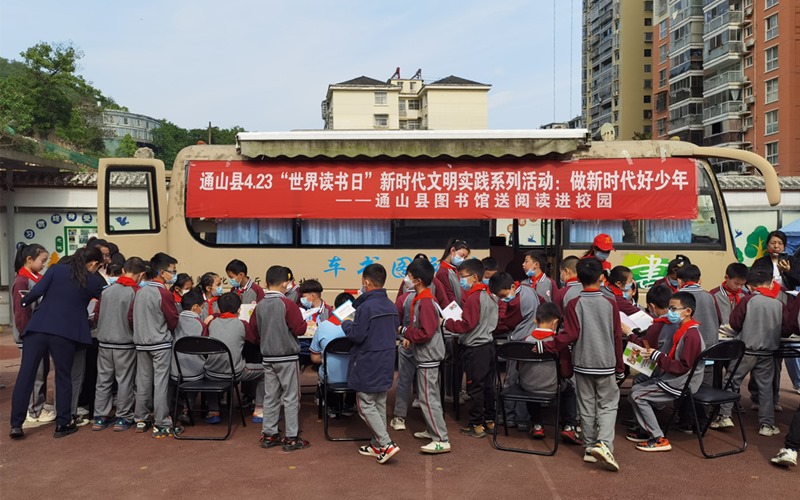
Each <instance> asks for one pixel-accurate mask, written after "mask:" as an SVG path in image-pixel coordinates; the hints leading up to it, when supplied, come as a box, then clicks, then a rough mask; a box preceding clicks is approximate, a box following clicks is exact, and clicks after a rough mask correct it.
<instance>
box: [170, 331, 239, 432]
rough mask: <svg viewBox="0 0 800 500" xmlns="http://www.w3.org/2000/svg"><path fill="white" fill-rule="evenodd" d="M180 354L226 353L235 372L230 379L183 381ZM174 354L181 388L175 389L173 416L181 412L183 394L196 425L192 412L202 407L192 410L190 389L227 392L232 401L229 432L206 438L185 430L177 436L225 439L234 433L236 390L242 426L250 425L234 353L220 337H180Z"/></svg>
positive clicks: (219, 392)
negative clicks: (187, 433) (189, 395)
mask: <svg viewBox="0 0 800 500" xmlns="http://www.w3.org/2000/svg"><path fill="white" fill-rule="evenodd" d="M178 354H186V355H193V356H203V357H207V356H210V355H215V354H216V355H220V354H224V355H226V356H227V357H228V366H229V370H230V373H231V376H230V378H226V379H205V378H204V379H201V380H193V381H184V380H183V373H182V372H181V363H180V356H178ZM172 356H173V357H174V359H175V366H177V368H178V387H177V389H176V391H175V403H174V411H173V415H177V412H178V401H180V396H181V394H183V399H184V404H186V407H187V408H188V411H189V418H190V421H191V422H192V424H194V420H193V419H192V418H191V414H192V412H199V411H202V410H192V408H191V406H190V404H189V399H188V398H187V396H186V393H188V392H200V393H213V394H217V395H219V394H227V395H228V401H229V402H230V403H231V405H230V407H229V409H228V432H227V433H226V434H225V435H224V436H221V437H218V436H211V437H202V436H186V435H184V434H183V433H181V434H179V435H178V434H176V435H175V439H187V440H206V441H224V440H226V439H228V437H230V435H231V427H232V424H233V404H232V403H233V394H234V392H235V393H236V400H237V401H238V402H239V411H240V412H241V415H242V427H246V426H247V424H246V423H245V418H244V407H243V405H242V396H241V394H239V385H238V383H237V380H236V375H235V374H234V373H233V357H232V356H231V352H230V350H229V349H228V346H226V345H225V344H224V343H223V342H222V341H219V340H217V339H212V338H209V337H194V336H192V337H183V338H180V339H178V340H177V341H176V342H175V345H174V346H173V347H172Z"/></svg>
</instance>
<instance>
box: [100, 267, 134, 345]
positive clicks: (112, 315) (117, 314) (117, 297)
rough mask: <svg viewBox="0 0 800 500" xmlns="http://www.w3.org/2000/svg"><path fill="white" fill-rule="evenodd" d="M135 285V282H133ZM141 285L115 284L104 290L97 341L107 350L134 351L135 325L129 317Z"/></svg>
mask: <svg viewBox="0 0 800 500" xmlns="http://www.w3.org/2000/svg"><path fill="white" fill-rule="evenodd" d="M131 283H133V281H131ZM137 290H139V285H136V284H132V285H126V284H123V283H119V282H117V283H114V284H113V285H110V286H109V287H108V288H106V289H105V290H103V294H102V295H101V300H100V311H99V313H98V319H97V341H98V342H99V343H100V347H103V348H105V349H134V348H135V347H136V346H135V345H134V343H133V323H132V322H131V318H130V316H129V315H128V312H129V311H130V309H131V305H132V304H133V299H134V298H135V297H136V291H137Z"/></svg>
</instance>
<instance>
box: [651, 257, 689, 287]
mask: <svg viewBox="0 0 800 500" xmlns="http://www.w3.org/2000/svg"><path fill="white" fill-rule="evenodd" d="M691 263H692V262H691V261H690V260H689V257H687V256H685V255H680V254H678V255H676V256H675V258H674V259H672V260H671V261H669V264H667V275H666V276H664V277H663V278H661V279H658V280H656V282H655V283H653V286H656V285H667V286H668V287H669V289H670V290H672V293H675V292H677V291H678V288H679V286H678V275H677V273H678V269H680V268H682V267H683V266H688V265H689V264H691Z"/></svg>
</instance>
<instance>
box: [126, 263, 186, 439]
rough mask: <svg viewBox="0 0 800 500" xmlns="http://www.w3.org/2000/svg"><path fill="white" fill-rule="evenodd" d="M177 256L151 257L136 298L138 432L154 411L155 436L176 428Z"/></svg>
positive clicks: (144, 426)
mask: <svg viewBox="0 0 800 500" xmlns="http://www.w3.org/2000/svg"><path fill="white" fill-rule="evenodd" d="M177 262H178V261H177V260H175V258H173V257H170V256H169V255H167V254H165V253H161V252H159V253H157V254H156V255H154V256H153V258H152V259H151V261H150V272H149V273H148V274H147V275H146V276H147V278H148V279H149V280H150V281H149V282H148V284H147V286H145V287H143V288H141V289H140V290H139V291H138V292H136V298H135V299H134V300H133V342H134V344H136V408H135V410H134V418H135V419H136V432H145V431H146V430H147V427H148V425H149V419H150V413H151V412H152V413H153V419H154V420H153V437H155V438H162V437H168V436H170V435H171V434H172V433H173V432H176V431H177V432H180V431H181V429H180V428H177V429H173V424H172V419H171V418H170V415H169V407H170V405H169V374H170V367H171V365H172V331H173V330H175V327H176V326H177V325H178V309H177V308H176V307H175V298H174V297H173V296H172V294H171V293H170V292H169V290H168V289H167V285H171V284H172V282H174V280H175V277H176V276H177V270H176V269H175V266H176V264H177Z"/></svg>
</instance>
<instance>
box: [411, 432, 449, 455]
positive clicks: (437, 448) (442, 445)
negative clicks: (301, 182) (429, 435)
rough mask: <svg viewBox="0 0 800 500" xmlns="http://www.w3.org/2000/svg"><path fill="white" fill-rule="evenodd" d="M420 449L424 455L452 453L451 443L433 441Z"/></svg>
mask: <svg viewBox="0 0 800 500" xmlns="http://www.w3.org/2000/svg"><path fill="white" fill-rule="evenodd" d="M414 437H416V436H414ZM419 449H420V451H421V452H422V453H430V454H436V453H450V443H448V442H447V441H431V442H430V443H428V444H426V445H425V446H420V447H419Z"/></svg>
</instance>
